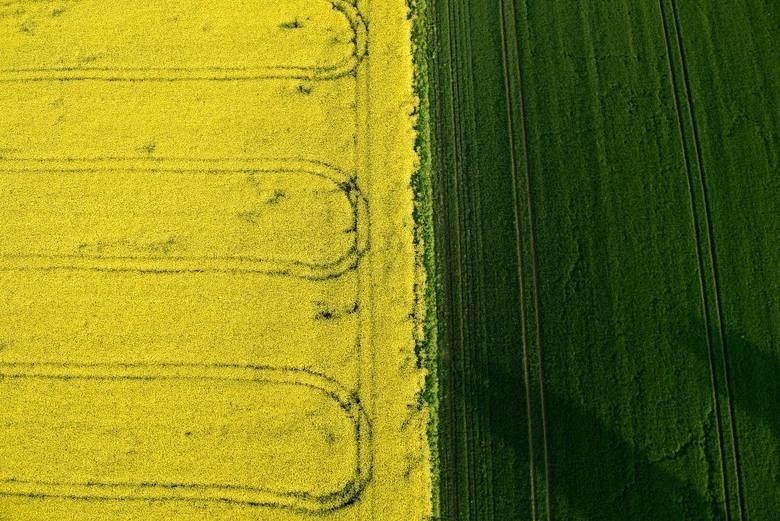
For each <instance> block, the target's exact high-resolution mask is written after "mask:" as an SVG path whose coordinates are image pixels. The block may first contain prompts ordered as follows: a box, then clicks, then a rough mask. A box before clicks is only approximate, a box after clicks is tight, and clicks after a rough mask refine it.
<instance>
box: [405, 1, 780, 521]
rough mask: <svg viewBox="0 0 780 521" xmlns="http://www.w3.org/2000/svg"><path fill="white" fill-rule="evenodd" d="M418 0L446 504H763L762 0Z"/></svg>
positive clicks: (658, 512)
mask: <svg viewBox="0 0 780 521" xmlns="http://www.w3.org/2000/svg"><path fill="white" fill-rule="evenodd" d="M418 8H419V9H418V11H419V12H420V13H421V15H422V22H421V23H422V24H424V25H423V28H424V31H422V32H424V40H425V42H424V44H425V45H424V48H425V49H424V50H425V52H424V55H425V57H426V59H427V60H428V69H427V71H425V74H426V76H425V78H423V80H425V81H423V83H425V84H426V86H427V90H425V94H426V96H427V99H426V103H429V104H430V112H429V117H428V118H427V123H428V125H429V126H430V129H429V130H430V132H429V134H428V135H427V139H428V140H429V145H430V152H431V158H432V159H431V171H432V172H434V175H433V177H432V184H433V188H432V192H433V216H434V217H433V228H434V230H435V231H434V234H433V238H434V243H435V248H434V249H435V254H436V255H435V257H436V259H437V260H436V266H435V271H436V274H437V279H438V285H437V299H436V306H437V335H438V339H439V342H438V344H439V348H438V349H439V364H438V367H437V372H438V375H439V378H438V385H439V388H440V393H439V402H440V403H439V406H438V407H439V423H438V425H439V427H438V431H437V433H436V435H437V438H438V446H439V449H438V452H439V463H438V464H439V469H440V478H439V479H440V487H439V498H438V500H439V503H440V504H439V509H440V512H439V515H440V517H441V519H446V520H452V521H466V520H469V521H470V520H479V521H483V520H495V521H515V520H548V519H555V520H558V519H560V520H580V519H582V520H585V519H587V520H598V521H601V520H605V521H609V520H653V521H656V520H657V521H666V520H678V519H680V520H683V519H685V520H688V519H691V520H711V519H712V520H724V519H728V520H755V521H759V520H766V521H773V520H777V519H780V169H779V168H778V157H779V156H780V111H779V109H778V104H779V103H780V3H778V2H777V1H776V0H581V1H577V2H575V1H571V0H544V1H541V0H496V1H485V0H427V2H426V3H425V4H423V5H421V4H420V2H419V1H418Z"/></svg>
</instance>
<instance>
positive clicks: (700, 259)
mask: <svg viewBox="0 0 780 521" xmlns="http://www.w3.org/2000/svg"><path fill="white" fill-rule="evenodd" d="M664 2H665V0H658V7H659V10H660V16H661V25H662V28H663V34H664V43H665V45H666V53H667V64H668V66H669V74H670V79H671V83H672V85H671V87H672V97H673V99H674V104H675V111H676V112H677V128H678V133H679V137H680V148H681V152H682V156H683V162H684V164H685V172H686V180H687V186H688V199H689V202H690V211H691V218H692V224H693V233H694V239H695V243H696V260H697V270H698V272H699V292H700V296H701V302H702V315H703V317H702V318H703V320H704V329H705V340H706V343H707V360H708V365H709V373H710V388H711V391H712V402H713V407H714V409H715V410H714V412H715V414H714V416H715V430H716V435H717V439H718V458H719V460H720V472H721V492H722V494H723V501H724V506H725V514H726V519H727V520H730V519H731V497H730V494H729V485H728V470H727V468H726V461H725V452H726V449H725V446H724V445H725V443H724V434H723V425H722V419H721V416H720V410H721V405H720V396H719V393H718V376H717V370H716V365H715V356H716V355H715V347H714V341H713V338H712V323H711V317H710V315H711V313H710V304H709V299H708V298H707V280H706V275H705V273H706V271H707V269H706V266H705V261H704V248H703V245H702V238H701V232H700V231H699V222H700V218H699V212H698V210H697V205H696V196H695V190H694V179H693V177H694V174H693V167H692V165H691V159H690V157H689V155H688V150H687V147H686V142H687V140H686V137H685V130H684V128H683V107H682V102H681V101H680V97H679V95H678V88H679V81H678V79H677V74H676V73H675V70H674V65H673V61H672V53H673V51H672V43H671V40H670V29H669V24H668V21H667V13H666V8H665V7H664Z"/></svg>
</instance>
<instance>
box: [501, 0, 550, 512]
mask: <svg viewBox="0 0 780 521" xmlns="http://www.w3.org/2000/svg"><path fill="white" fill-rule="evenodd" d="M511 1H512V2H513V3H514V2H515V1H517V0H511ZM526 10H527V4H526ZM516 41H517V43H516V45H517V70H518V102H519V105H520V117H521V120H522V125H521V129H522V134H523V139H522V151H523V157H524V159H525V160H524V165H525V167H524V168H523V175H524V177H525V186H526V198H527V200H526V202H527V207H526V218H527V219H528V245H529V248H530V255H531V281H532V284H531V287H532V291H533V314H534V327H535V328H536V331H535V337H536V338H535V340H536V348H537V354H538V357H539V359H538V364H539V367H538V376H539V382H538V387H539V389H538V392H539V409H540V414H541V419H542V442H543V456H544V483H545V493H544V494H545V507H546V511H547V515H546V518H547V520H548V521H551V520H552V476H551V470H550V443H549V426H548V421H547V400H546V396H545V389H544V348H543V344H542V333H541V316H540V313H539V309H540V307H541V299H540V297H539V278H538V265H539V256H538V253H537V246H536V228H535V226H534V221H535V215H536V211H535V206H534V201H533V195H532V193H533V175H532V172H531V163H530V161H529V160H528V152H529V150H530V143H529V134H530V129H529V128H528V115H527V112H526V105H527V103H526V98H525V92H524V90H523V88H522V86H521V85H522V71H523V65H522V60H521V57H520V56H521V49H520V42H519V39H516ZM509 101H510V102H511V100H509ZM518 210H519V208H518ZM534 500H535V498H534Z"/></svg>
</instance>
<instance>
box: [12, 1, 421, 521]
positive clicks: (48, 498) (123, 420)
mask: <svg viewBox="0 0 780 521" xmlns="http://www.w3.org/2000/svg"><path fill="white" fill-rule="evenodd" d="M407 10H408V8H407V3H406V0H357V1H356V2H355V1H353V0H167V1H165V2H158V1H153V0H124V1H122V2H106V1H105V0H7V1H3V2H1V3H0V114H1V115H0V237H2V240H1V241H0V403H1V404H2V406H1V407H0V435H1V437H0V439H1V440H2V441H0V520H2V521H42V520H47V521H49V520H56V521H96V520H100V521H120V520H122V521H128V520H139V521H140V520H143V521H162V520H165V521H178V520H187V521H190V520H203V521H205V520H209V521H212V520H213V521H228V520H230V521H242V520H269V521H297V520H308V519H325V520H328V521H330V520H332V521H349V520H371V521H414V520H422V519H425V518H426V516H427V515H428V514H429V513H430V509H431V506H430V479H431V478H430V468H429V467H430V463H429V453H428V446H427V442H426V434H425V433H426V426H427V422H428V416H427V415H428V413H427V410H426V408H425V407H424V405H422V404H421V401H420V399H419V396H420V393H421V391H422V387H423V381H424V374H423V371H422V370H421V369H420V368H419V365H420V364H419V363H418V360H417V358H416V355H415V342H417V341H419V330H420V323H419V321H420V320H421V317H422V315H423V311H424V310H422V309H420V304H419V303H418V301H419V299H418V296H419V295H420V292H421V289H420V288H421V284H422V283H423V282H424V281H423V280H422V276H421V274H420V273H421V270H420V268H419V266H418V265H417V262H416V258H417V255H416V253H417V252H416V251H415V242H414V240H413V238H414V221H413V215H412V214H413V192H412V189H411V187H410V179H411V176H412V173H413V172H414V170H415V168H416V157H415V154H414V149H413V145H414V129H413V124H414V121H413V119H412V116H411V114H413V113H414V107H415V99H414V96H413V91H412V75H413V71H412V63H411V62H412V58H411V53H412V51H411V43H410V30H411V28H410V22H409V20H408V16H407V14H408V13H407Z"/></svg>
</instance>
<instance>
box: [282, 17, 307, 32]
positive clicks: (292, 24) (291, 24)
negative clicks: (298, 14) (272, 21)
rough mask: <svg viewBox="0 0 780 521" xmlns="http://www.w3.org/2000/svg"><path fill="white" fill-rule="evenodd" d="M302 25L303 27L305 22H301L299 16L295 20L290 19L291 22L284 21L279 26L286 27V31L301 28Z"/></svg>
mask: <svg viewBox="0 0 780 521" xmlns="http://www.w3.org/2000/svg"><path fill="white" fill-rule="evenodd" d="M302 27H303V22H301V21H300V19H298V18H295V19H294V20H290V21H289V22H284V23H281V24H279V28H280V29H284V30H286V31H290V30H294V29H300V28H302Z"/></svg>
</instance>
